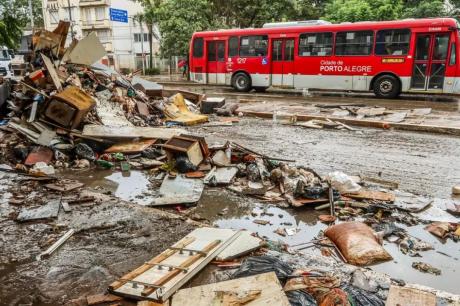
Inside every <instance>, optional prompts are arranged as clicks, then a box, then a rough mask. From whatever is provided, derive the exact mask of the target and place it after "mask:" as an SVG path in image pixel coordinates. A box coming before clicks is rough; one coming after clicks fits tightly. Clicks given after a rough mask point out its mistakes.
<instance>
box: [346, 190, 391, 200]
mask: <svg viewBox="0 0 460 306" xmlns="http://www.w3.org/2000/svg"><path fill="white" fill-rule="evenodd" d="M344 196H345V197H348V198H352V199H358V200H377V201H386V202H394V201H395V195H394V194H393V193H389V192H383V191H373V190H366V189H362V188H361V190H360V191H359V192H358V193H347V194H344Z"/></svg>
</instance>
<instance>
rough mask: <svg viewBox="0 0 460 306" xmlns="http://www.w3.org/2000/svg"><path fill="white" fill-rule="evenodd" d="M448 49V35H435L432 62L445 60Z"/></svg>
mask: <svg viewBox="0 0 460 306" xmlns="http://www.w3.org/2000/svg"><path fill="white" fill-rule="evenodd" d="M448 49H449V35H448V34H441V35H436V39H435V41H434V52H433V59H434V60H445V59H446V58H447V51H448Z"/></svg>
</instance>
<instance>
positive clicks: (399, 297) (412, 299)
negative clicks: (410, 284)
mask: <svg viewBox="0 0 460 306" xmlns="http://www.w3.org/2000/svg"><path fill="white" fill-rule="evenodd" d="M399 305H410V306H435V305H436V296H435V295H434V294H433V293H430V292H425V291H422V290H418V289H415V288H407V287H398V286H391V287H390V292H389V293H388V298H387V301H386V303H385V306H399Z"/></svg>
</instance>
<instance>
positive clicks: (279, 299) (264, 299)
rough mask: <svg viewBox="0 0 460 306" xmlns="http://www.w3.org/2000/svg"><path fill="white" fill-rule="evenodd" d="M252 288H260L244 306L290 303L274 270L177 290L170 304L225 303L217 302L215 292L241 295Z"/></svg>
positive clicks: (196, 305) (202, 304)
mask: <svg viewBox="0 0 460 306" xmlns="http://www.w3.org/2000/svg"><path fill="white" fill-rule="evenodd" d="M253 290H254V291H256V290H257V291H259V290H260V295H259V296H257V298H255V299H254V300H252V301H249V302H247V303H244V305H245V306H267V305H276V306H289V305H291V304H290V303H289V300H288V298H287V297H286V294H285V293H284V291H283V288H282V287H281V284H280V283H279V281H278V278H277V277H276V274H275V272H269V273H264V274H258V275H254V276H250V277H243V278H238V279H233V280H229V281H225V282H220V283H214V284H209V285H204V286H199V287H193V288H187V289H182V290H179V291H178V292H177V293H176V294H175V295H174V297H173V301H172V306H182V305H191V303H190V302H191V301H193V306H208V305H227V304H221V303H220V302H219V300H218V296H217V295H216V294H217V292H228V293H235V294H236V295H242V294H245V293H247V292H249V291H253ZM228 305H230V304H228ZM235 305H236V304H235ZM238 305H239V304H238Z"/></svg>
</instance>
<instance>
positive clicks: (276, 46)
mask: <svg viewBox="0 0 460 306" xmlns="http://www.w3.org/2000/svg"><path fill="white" fill-rule="evenodd" d="M282 60H283V41H282V40H279V39H277V40H274V41H273V46H272V61H274V62H279V61H282Z"/></svg>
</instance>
